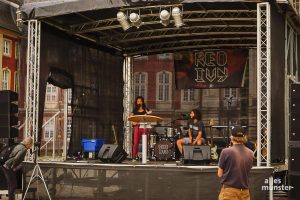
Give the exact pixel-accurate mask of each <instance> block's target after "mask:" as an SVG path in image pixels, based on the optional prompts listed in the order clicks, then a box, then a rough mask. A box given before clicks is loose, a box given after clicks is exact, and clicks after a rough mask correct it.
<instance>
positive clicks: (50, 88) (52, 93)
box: [46, 84, 57, 102]
mask: <svg viewBox="0 0 300 200" xmlns="http://www.w3.org/2000/svg"><path fill="white" fill-rule="evenodd" d="M56 100H57V87H56V86H54V85H51V84H47V89H46V101H48V102H56Z"/></svg>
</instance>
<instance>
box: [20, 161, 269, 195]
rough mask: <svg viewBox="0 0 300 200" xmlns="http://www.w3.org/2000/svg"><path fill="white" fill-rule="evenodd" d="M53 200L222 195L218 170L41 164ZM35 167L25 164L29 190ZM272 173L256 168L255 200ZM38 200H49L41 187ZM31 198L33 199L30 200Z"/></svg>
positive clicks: (167, 165) (213, 167) (150, 164)
mask: <svg viewBox="0 0 300 200" xmlns="http://www.w3.org/2000/svg"><path fill="white" fill-rule="evenodd" d="M39 166H40V167H41V169H42V172H43V175H44V177H45V179H46V185H47V188H48V190H49V192H50V194H51V197H52V199H85V200H87V199H107V200H109V199H111V200H112V199H113V200H116V199H118V200H127V199H130V200H132V199H138V200H142V199H145V200H146V199H147V200H152V199H153V200H159V199H166V198H167V199H172V200H173V199H174V200H177V199H178V200H185V199H187V200H190V199H208V200H209V199H212V200H215V199H217V198H218V194H219V191H220V184H219V178H218V177H217V166H216V164H215V163H212V164H211V165H206V166H202V165H188V164H184V165H182V164H179V163H177V162H175V161H168V162H163V161H150V162H147V164H142V163H141V162H139V161H136V162H132V160H125V161H124V162H123V163H121V164H106V163H101V162H100V161H78V162H76V161H66V162H39ZM33 168H34V164H33V163H30V162H26V165H25V167H24V178H25V179H24V180H26V181H25V182H24V188H26V187H27V185H28V182H29V179H30V176H31V174H32V170H33ZM273 170H274V168H272V167H253V169H252V170H251V175H250V191H251V199H252V200H261V199H265V198H266V196H267V194H268V191H266V190H264V187H263V186H266V185H268V184H266V180H267V179H268V177H269V176H270V175H271V174H272V172H273ZM30 187H37V189H38V193H37V195H39V196H41V197H46V196H47V195H46V190H45V188H44V187H43V185H42V184H41V181H39V183H38V184H37V183H33V184H31V185H30ZM29 197H30V196H29Z"/></svg>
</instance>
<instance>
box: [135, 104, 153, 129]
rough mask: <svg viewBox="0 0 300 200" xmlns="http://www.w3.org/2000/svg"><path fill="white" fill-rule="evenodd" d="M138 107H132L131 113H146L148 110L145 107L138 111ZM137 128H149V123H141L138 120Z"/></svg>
mask: <svg viewBox="0 0 300 200" xmlns="http://www.w3.org/2000/svg"><path fill="white" fill-rule="evenodd" d="M138 109H139V108H134V109H133V110H132V113H133V114H134V115H145V114H147V111H149V109H148V108H146V109H145V110H144V111H142V112H139V111H138ZM139 128H151V126H150V125H149V123H143V122H140V123H139Z"/></svg>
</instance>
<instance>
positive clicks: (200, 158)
mask: <svg viewBox="0 0 300 200" xmlns="http://www.w3.org/2000/svg"><path fill="white" fill-rule="evenodd" d="M210 156H211V152H210V146H207V145H183V161H184V163H187V162H191V161H192V162H193V161H194V162H203V163H209V162H210Z"/></svg>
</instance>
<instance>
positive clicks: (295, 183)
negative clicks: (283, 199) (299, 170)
mask: <svg viewBox="0 0 300 200" xmlns="http://www.w3.org/2000/svg"><path fill="white" fill-rule="evenodd" d="M288 183H289V184H288V186H290V187H291V188H290V189H289V190H288V200H299V199H300V192H299V190H300V174H289V175H288Z"/></svg>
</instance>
